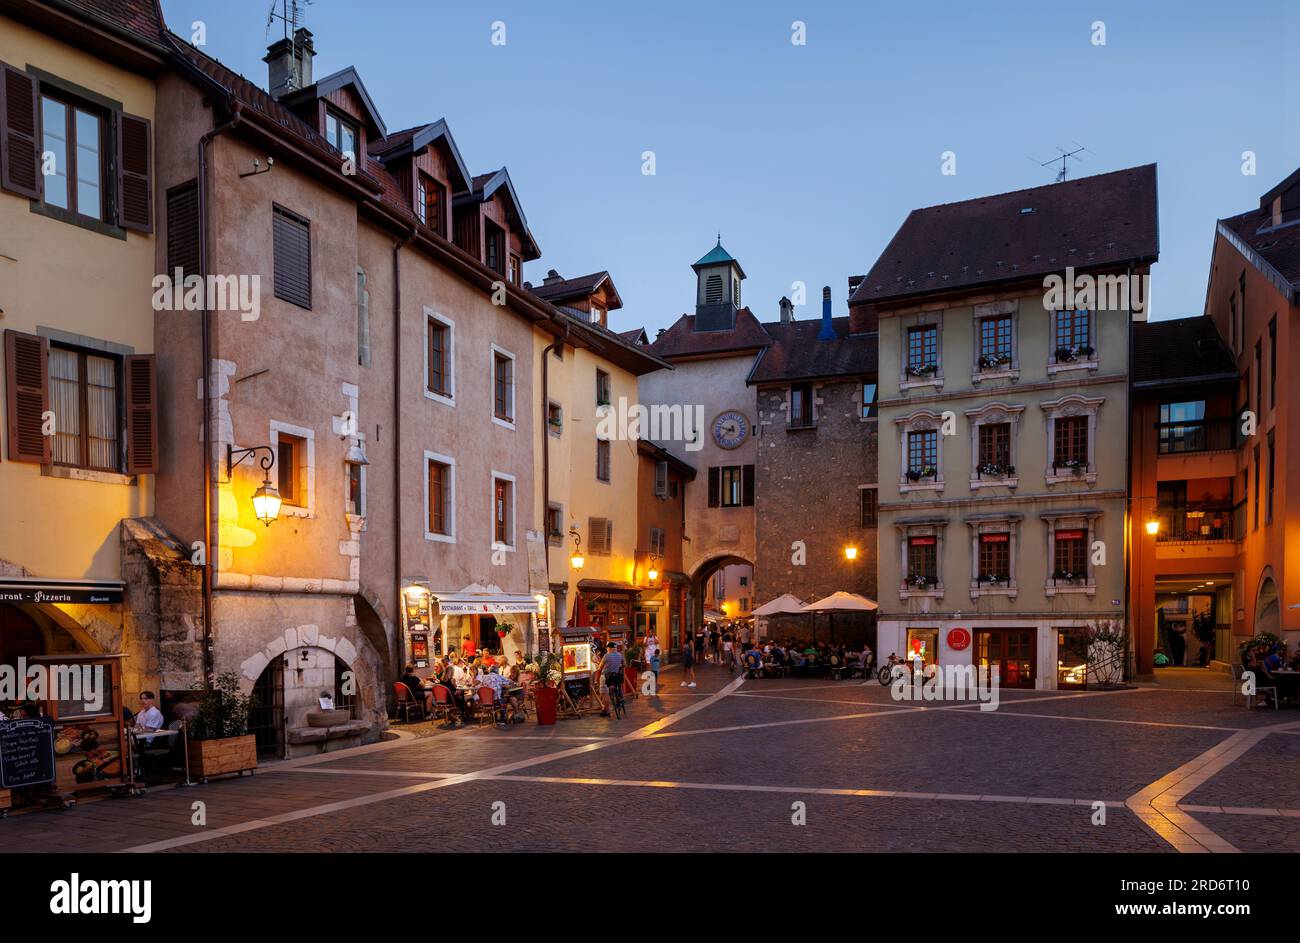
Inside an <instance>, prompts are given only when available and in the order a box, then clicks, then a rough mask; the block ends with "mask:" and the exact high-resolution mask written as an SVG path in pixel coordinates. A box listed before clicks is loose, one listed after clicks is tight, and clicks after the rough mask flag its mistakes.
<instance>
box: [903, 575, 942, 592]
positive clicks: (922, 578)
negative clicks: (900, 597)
mask: <svg viewBox="0 0 1300 943" xmlns="http://www.w3.org/2000/svg"><path fill="white" fill-rule="evenodd" d="M938 582H939V581H938V580H936V579H935V578H934V577H933V576H930V575H928V574H926V573H913V574H912V575H911V576H909V577H908V578H907V585H908V586H913V587H915V588H917V589H925V587H927V586H935V585H938Z"/></svg>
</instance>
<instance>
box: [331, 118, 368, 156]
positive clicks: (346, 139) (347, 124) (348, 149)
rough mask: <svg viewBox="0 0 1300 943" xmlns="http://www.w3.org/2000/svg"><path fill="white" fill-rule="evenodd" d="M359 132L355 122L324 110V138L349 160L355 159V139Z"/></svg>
mask: <svg viewBox="0 0 1300 943" xmlns="http://www.w3.org/2000/svg"><path fill="white" fill-rule="evenodd" d="M359 137H360V134H359V133H358V131H357V125H356V122H353V121H349V120H348V119H347V118H344V117H343V116H342V115H339V114H337V113H335V112H333V111H327V112H325V140H327V141H329V143H330V146H331V147H333V148H334V149H335V150H336V151H338V152H339V153H341V154H342V155H343V156H344V157H347V158H349V159H351V160H354V161H355V160H356V159H357V140H358V138H359Z"/></svg>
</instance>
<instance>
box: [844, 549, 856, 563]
mask: <svg viewBox="0 0 1300 943" xmlns="http://www.w3.org/2000/svg"><path fill="white" fill-rule="evenodd" d="M857 558H858V548H857V547H852V546H850V547H845V548H844V559H845V560H848V561H849V562H850V563H852V562H853V561H854V560H856V559H857Z"/></svg>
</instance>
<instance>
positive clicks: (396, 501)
mask: <svg viewBox="0 0 1300 943" xmlns="http://www.w3.org/2000/svg"><path fill="white" fill-rule="evenodd" d="M418 232H419V230H417V229H416V227H415V226H414V225H412V226H411V231H410V233H409V234H407V235H404V236H402V237H400V238H399V239H398V240H397V241H396V242H394V243H393V581H394V586H395V588H396V592H397V597H396V601H395V610H394V614H393V635H394V636H395V641H396V644H395V645H394V646H393V659H392V664H391V665H390V666H389V667H390V668H392V669H393V677H394V678H396V677H397V676H398V675H399V674H401V667H402V660H403V659H404V658H405V657H406V651H405V648H404V643H405V638H404V637H403V634H402V618H403V616H402V609H403V605H404V602H403V599H402V590H403V587H402V247H403V246H405V245H407V244H409V243H410V242H411V241H412V240H414V239H415V237H416V235H417V234H418Z"/></svg>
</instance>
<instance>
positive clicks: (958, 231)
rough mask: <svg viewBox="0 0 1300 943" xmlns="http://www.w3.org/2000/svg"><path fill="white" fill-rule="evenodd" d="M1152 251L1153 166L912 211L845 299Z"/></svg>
mask: <svg viewBox="0 0 1300 943" xmlns="http://www.w3.org/2000/svg"><path fill="white" fill-rule="evenodd" d="M1159 254H1160V238H1159V228H1158V219H1157V208H1156V165H1155V164H1146V165H1144V166H1141V167H1130V168H1129V169H1127V170H1117V171H1114V172H1113V173H1106V174H1097V175H1095V176H1092V177H1080V178H1078V179H1076V180H1067V181H1065V182H1064V183H1052V184H1047V185H1046V186H1041V187H1031V188H1029V189H1027V190H1016V191H1013V192H1011V193H999V194H996V195H994V196H987V197H980V198H978V199H974V200H964V201H962V202H960V203H945V204H942V205H940V206H930V207H926V208H924V209H917V210H913V211H912V212H911V213H910V214H908V217H907V219H906V220H905V221H904V222H903V225H902V226H900V227H899V229H898V232H896V233H895V234H894V238H893V239H891V240H890V242H889V245H888V246H887V247H886V248H885V251H884V252H883V253H881V255H880V258H879V259H877V260H876V264H875V265H873V266H872V267H871V271H870V272H868V273H867V276H866V278H864V279H863V280H862V283H861V284H860V285H859V286H858V288H857V290H856V291H855V292H854V293H853V297H852V298H850V299H849V304H850V305H859V304H869V303H875V302H882V301H893V300H900V299H903V298H907V297H911V296H915V295H925V294H932V293H935V292H946V291H955V290H961V289H970V288H975V287H976V286H983V285H993V284H997V283H1000V282H1009V281H1015V280H1019V279H1025V278H1035V277H1039V276H1043V275H1047V274H1050V273H1052V272H1061V271H1063V270H1064V269H1065V267H1066V266H1073V267H1074V268H1075V269H1077V270H1083V269H1091V268H1097V267H1101V266H1108V265H1120V264H1124V263H1126V262H1139V261H1141V262H1152V261H1155V259H1156V258H1157V257H1158V255H1159Z"/></svg>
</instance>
